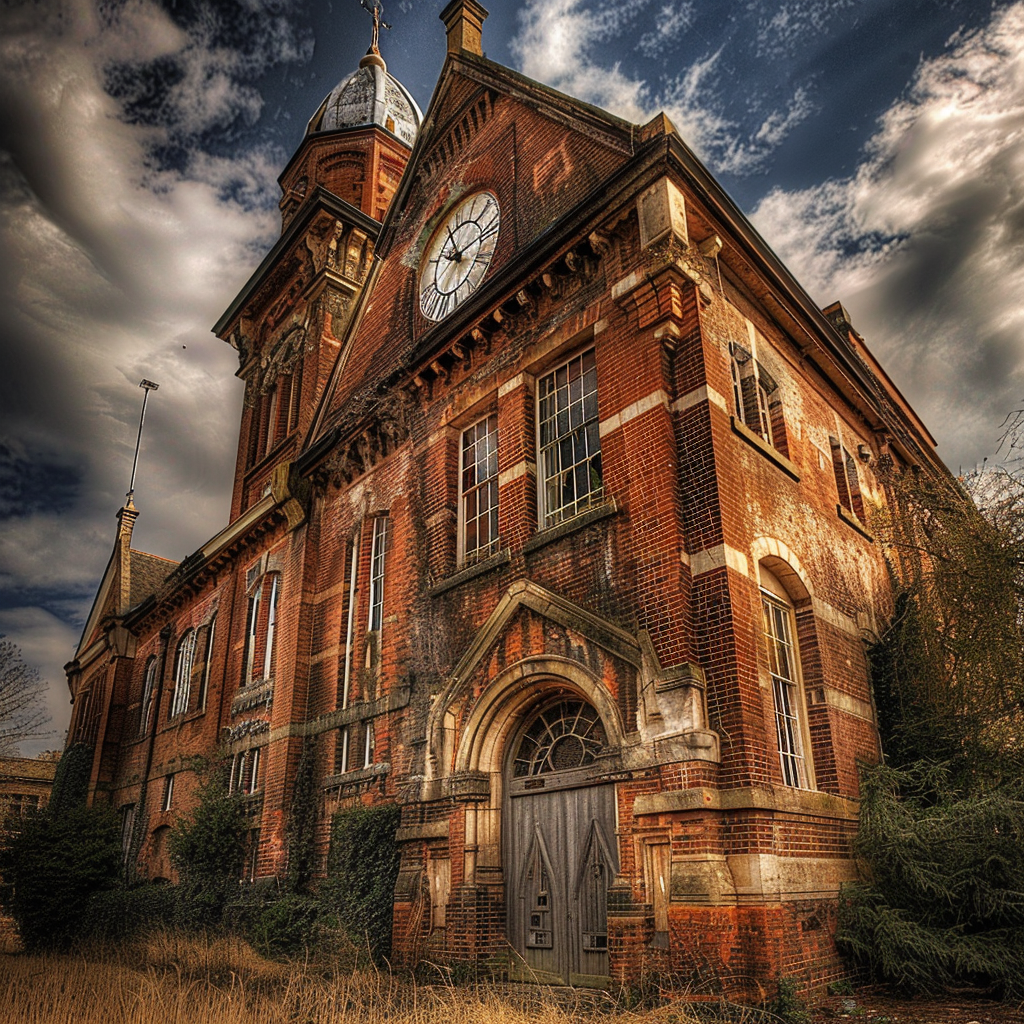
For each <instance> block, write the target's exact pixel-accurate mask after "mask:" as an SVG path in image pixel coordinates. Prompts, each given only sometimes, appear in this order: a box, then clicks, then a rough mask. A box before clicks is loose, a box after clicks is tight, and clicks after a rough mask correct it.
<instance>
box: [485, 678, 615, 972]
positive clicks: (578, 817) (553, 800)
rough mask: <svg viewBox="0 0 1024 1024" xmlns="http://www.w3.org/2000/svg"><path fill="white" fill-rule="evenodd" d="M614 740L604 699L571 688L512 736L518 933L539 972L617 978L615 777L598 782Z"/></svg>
mask: <svg viewBox="0 0 1024 1024" xmlns="http://www.w3.org/2000/svg"><path fill="white" fill-rule="evenodd" d="M606 742H607V738H606V734H605V727H604V724H603V723H602V721H601V717H600V715H598V713H597V711H596V710H595V708H594V707H593V706H592V705H590V704H589V703H587V702H586V701H584V700H582V699H580V698H579V697H576V696H567V695H565V694H564V692H563V693H562V694H561V695H559V696H557V697H554V698H551V699H549V700H547V701H542V702H540V703H539V704H538V705H537V706H536V707H535V708H533V709H532V710H531V712H530V713H529V714H527V715H526V716H525V720H524V723H523V726H522V728H521V729H519V730H518V731H517V733H516V734H515V735H514V736H513V737H512V741H511V742H510V744H509V749H508V754H507V757H506V761H505V765H504V787H503V788H504V793H505V799H504V808H503V818H504V827H503V830H502V832H503V840H504V841H503V844H502V846H503V857H502V861H503V863H502V868H503V872H504V876H505V886H506V906H507V911H508V938H509V941H510V942H511V943H512V945H513V947H514V948H515V949H516V950H517V951H518V952H519V953H520V954H521V955H522V957H523V959H524V960H525V962H526V965H527V968H528V974H532V975H533V976H534V977H535V978H536V979H537V980H538V981H542V982H548V983H562V984H570V985H604V984H606V983H607V981H608V976H609V964H608V886H609V884H610V883H611V881H612V879H613V878H614V877H615V875H616V874H617V872H618V869H619V858H618V846H617V842H616V837H615V824H616V820H615V819H616V810H615V787H614V785H610V784H603V785H600V784H599V785H593V784H592V778H593V775H594V767H595V760H596V757H597V755H598V753H599V752H600V751H601V750H602V749H603V748H604V746H605V744H606Z"/></svg>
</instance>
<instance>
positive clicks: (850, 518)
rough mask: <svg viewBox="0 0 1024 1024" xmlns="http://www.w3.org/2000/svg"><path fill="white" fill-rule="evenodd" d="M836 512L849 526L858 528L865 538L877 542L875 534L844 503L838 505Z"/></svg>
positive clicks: (854, 528)
mask: <svg viewBox="0 0 1024 1024" xmlns="http://www.w3.org/2000/svg"><path fill="white" fill-rule="evenodd" d="M836 514H837V515H838V516H839V518H840V519H842V521H843V522H844V523H846V525H847V526H849V527H850V528H851V529H853V530H856V531H857V532H858V533H859V534H860V535H861V536H862V537H863V538H864V539H865V540H867V541H869V542H870V543H872V544H874V543H875V538H874V535H873V534H872V533H871V532H870V531H869V530H868V528H867V527H866V526H865V525H864V524H863V523H862V522H861V521H860V520H859V519H858V518H857V517H856V516H855V515H854V514H853V513H852V512H847V510H846V509H845V508H843V506H842V505H836Z"/></svg>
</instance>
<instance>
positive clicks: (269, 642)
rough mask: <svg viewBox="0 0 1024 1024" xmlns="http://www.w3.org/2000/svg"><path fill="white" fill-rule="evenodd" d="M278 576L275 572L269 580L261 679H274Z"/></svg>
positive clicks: (278, 590)
mask: <svg viewBox="0 0 1024 1024" xmlns="http://www.w3.org/2000/svg"><path fill="white" fill-rule="evenodd" d="M279 580H280V576H279V575H278V574H277V573H276V572H275V573H274V574H273V576H271V579H270V605H269V607H268V608H267V639H266V641H265V645H264V651H263V678H264V679H273V678H274V633H275V632H276V630H277V598H278V594H279V592H280V587H279V586H278V581H279Z"/></svg>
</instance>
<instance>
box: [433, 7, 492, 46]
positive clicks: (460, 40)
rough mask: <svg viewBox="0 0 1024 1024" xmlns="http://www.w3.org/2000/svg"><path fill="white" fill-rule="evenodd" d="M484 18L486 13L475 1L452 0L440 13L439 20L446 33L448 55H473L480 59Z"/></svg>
mask: <svg viewBox="0 0 1024 1024" xmlns="http://www.w3.org/2000/svg"><path fill="white" fill-rule="evenodd" d="M486 17H487V11H486V10H485V9H484V8H483V7H482V6H481V5H480V4H478V3H477V2H476V0H452V2H451V3H450V4H449V5H448V6H447V7H446V8H445V9H444V10H443V11H442V12H441V20H442V21H443V22H444V27H445V31H446V32H447V33H448V53H449V54H451V55H454V56H458V54H460V53H475V54H476V55H477V56H478V57H482V56H483V55H484V51H483V46H482V45H481V42H480V30H481V29H482V28H483V24H484V18H486Z"/></svg>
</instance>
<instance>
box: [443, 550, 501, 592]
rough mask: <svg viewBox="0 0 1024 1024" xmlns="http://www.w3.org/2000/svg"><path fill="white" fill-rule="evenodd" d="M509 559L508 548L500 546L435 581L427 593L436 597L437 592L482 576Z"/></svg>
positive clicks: (498, 567)
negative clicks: (500, 547) (498, 549)
mask: <svg viewBox="0 0 1024 1024" xmlns="http://www.w3.org/2000/svg"><path fill="white" fill-rule="evenodd" d="M511 560H512V555H511V554H510V552H509V549H508V548H502V549H501V550H500V551H496V552H495V553H494V554H493V555H488V556H487V558H482V559H481V560H480V561H479V562H474V563H473V564H472V565H467V566H466V567H465V568H464V569H460V570H459V571H458V572H456V573H453V574H452V575H451V576H447V577H445V579H443V580H441V581H440V583H435V584H434V585H433V586H432V587H431V588H430V589H429V590H428V591H427V593H429V594H430V596H431V597H437V596H438V595H439V594H444V593H446V592H447V591H449V590H452V589H453V588H454V587H457V586H459V585H460V584H462V583H466V582H468V581H469V580H474V579H476V578H477V576H484V575H486V574H487V573H489V572H492V571H493V570H495V569H500V568H501V567H502V566H503V565H508V563H509V562H510V561H511Z"/></svg>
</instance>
